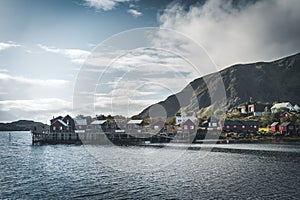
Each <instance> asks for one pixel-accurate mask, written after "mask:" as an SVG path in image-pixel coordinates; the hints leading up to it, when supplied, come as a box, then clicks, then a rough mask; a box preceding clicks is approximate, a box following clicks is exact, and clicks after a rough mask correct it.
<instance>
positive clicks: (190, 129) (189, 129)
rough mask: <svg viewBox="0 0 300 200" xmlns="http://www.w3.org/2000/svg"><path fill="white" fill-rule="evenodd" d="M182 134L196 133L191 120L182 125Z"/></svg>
mask: <svg viewBox="0 0 300 200" xmlns="http://www.w3.org/2000/svg"><path fill="white" fill-rule="evenodd" d="M182 132H183V133H196V132H197V128H196V125H195V124H194V122H192V120H190V119H188V120H186V121H185V122H184V123H182Z"/></svg>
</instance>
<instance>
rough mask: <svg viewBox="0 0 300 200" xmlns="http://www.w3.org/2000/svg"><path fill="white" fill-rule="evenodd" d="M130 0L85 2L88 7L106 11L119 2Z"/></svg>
mask: <svg viewBox="0 0 300 200" xmlns="http://www.w3.org/2000/svg"><path fill="white" fill-rule="evenodd" d="M130 1H134V0H85V3H86V5H87V6H89V7H92V8H96V9H98V10H104V11H108V10H112V9H114V8H115V7H116V6H118V4H120V3H124V2H130Z"/></svg>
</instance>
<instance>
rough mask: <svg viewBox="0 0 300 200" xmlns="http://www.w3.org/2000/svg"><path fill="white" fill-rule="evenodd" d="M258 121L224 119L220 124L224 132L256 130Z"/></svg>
mask: <svg viewBox="0 0 300 200" xmlns="http://www.w3.org/2000/svg"><path fill="white" fill-rule="evenodd" d="M258 127H259V122H258V121H238V120H236V121H225V122H224V125H223V126H222V131H226V132H243V131H258Z"/></svg>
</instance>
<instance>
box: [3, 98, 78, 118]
mask: <svg viewBox="0 0 300 200" xmlns="http://www.w3.org/2000/svg"><path fill="white" fill-rule="evenodd" d="M66 114H72V102H71V101H66V100H64V99H60V98H36V99H26V100H24V99H21V100H20V99H18V100H3V101H0V121H3V122H4V121H6V122H8V121H12V120H13V121H16V120H20V119H27V120H35V121H39V122H43V123H48V124H49V120H50V119H51V118H52V116H58V115H66Z"/></svg>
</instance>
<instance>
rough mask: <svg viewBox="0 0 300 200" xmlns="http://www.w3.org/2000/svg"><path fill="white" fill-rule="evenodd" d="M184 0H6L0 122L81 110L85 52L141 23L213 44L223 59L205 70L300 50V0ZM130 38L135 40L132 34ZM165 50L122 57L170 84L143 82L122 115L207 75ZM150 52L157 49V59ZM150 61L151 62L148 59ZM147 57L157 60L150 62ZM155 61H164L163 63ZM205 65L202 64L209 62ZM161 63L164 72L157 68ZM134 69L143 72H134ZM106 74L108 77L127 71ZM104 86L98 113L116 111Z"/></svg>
mask: <svg viewBox="0 0 300 200" xmlns="http://www.w3.org/2000/svg"><path fill="white" fill-rule="evenodd" d="M183 2H184V3H183ZM183 2H180V1H171V0H168V1H151V0H82V1H80V0H51V1H39V0H22V1H20V0H0V27H1V29H0V30H1V31H0V121H3V122H5V121H14V120H18V119H33V120H37V121H42V122H47V119H49V118H51V117H52V115H58V114H66V113H71V114H73V110H72V107H73V106H72V99H73V93H74V85H75V83H76V78H77V76H78V73H79V70H80V69H81V67H82V66H83V65H84V64H85V63H86V62H85V61H86V60H85V59H86V58H87V57H88V56H90V55H92V51H93V50H94V51H95V47H96V45H98V44H99V43H101V42H102V41H104V40H107V39H108V38H110V37H111V36H113V35H115V34H118V33H120V32H123V31H127V30H130V29H133V28H143V27H158V28H168V29H172V30H175V31H178V32H180V33H182V34H184V35H186V36H187V37H189V38H191V39H192V40H193V41H195V42H197V43H198V44H200V45H201V46H202V47H203V48H204V49H205V51H206V52H207V54H208V55H207V56H209V57H210V58H211V59H212V61H213V63H214V64H215V66H216V67H215V68H211V69H206V68H205V67H208V66H205V67H203V71H205V73H204V74H207V73H210V72H213V71H216V69H223V68H226V67H228V66H230V65H232V64H236V63H247V62H254V61H270V60H273V59H277V58H280V57H283V56H286V55H290V54H293V53H297V52H299V46H300V42H299V34H300V31H299V28H298V27H297V26H296V24H299V22H300V21H299V19H300V15H299V12H298V10H299V8H300V3H299V1H296V0H287V1H279V0H278V1H276V0H271V1H239V3H236V2H235V1H230V0H225V1H221V0H207V1H195V0H193V1H192V0H189V1H183ZM174 35H176V34H174ZM174 35H173V34H170V35H167V36H165V37H161V38H155V40H156V42H158V43H159V44H164V43H167V42H168V41H177V40H176V38H175V37H174ZM152 42H153V41H152ZM124 45H128V44H127V43H126V38H124ZM156 53H157V52H156ZM160 53H161V56H162V57H158V56H157V54H155V53H153V52H151V51H142V52H139V53H136V54H135V57H130V56H132V54H128V57H127V59H124V60H123V61H122V59H121V60H119V61H120V62H119V63H118V64H119V66H121V65H122V66H123V67H125V66H126V63H124V62H125V61H128V58H130V64H131V65H133V64H132V60H135V63H134V64H136V65H137V64H138V65H141V66H143V67H144V68H143V67H142V68H143V70H142V71H143V73H141V72H139V73H141V74H142V75H143V80H144V81H146V84H147V81H148V83H149V82H151V81H152V82H154V81H156V83H159V84H157V85H160V86H162V85H163V86H164V87H161V88H160V89H157V88H156V89H153V87H149V88H148V90H146V89H145V88H146V87H140V88H139V90H140V91H139V92H140V93H137V94H143V95H144V96H145V98H144V99H142V100H141V99H140V98H139V99H136V100H135V101H131V103H132V105H130V106H129V107H130V108H132V110H131V111H130V112H127V111H128V108H127V107H128V106H127V107H126V106H124V107H122V106H121V107H120V108H119V109H120V110H119V112H118V111H115V113H114V114H124V115H131V114H134V113H138V112H139V111H141V109H142V108H144V107H146V106H147V105H149V104H151V103H154V102H157V101H160V100H163V99H164V98H165V97H167V96H168V95H170V94H171V93H174V92H178V91H179V90H180V89H182V88H183V87H184V86H185V84H186V83H188V82H189V81H191V80H193V79H195V78H198V77H199V74H196V73H194V72H192V71H191V70H190V69H189V68H188V67H187V64H186V63H185V62H182V61H180V59H179V60H178V59H176V58H172V57H174V55H171V54H167V53H166V54H164V53H165V52H160ZM196 53H197V52H196ZM145 55H148V56H149V55H151V56H150V57H151V58H149V57H145ZM162 58H164V59H167V60H168V62H169V63H167V62H164V60H162ZM170 58H172V59H170ZM158 60H159V61H160V62H157V61H158ZM121 61H122V62H121ZM143 62H144V64H146V65H142V63H143ZM145 62H146V63H145ZM149 63H150V64H151V65H150V64H149ZM162 63H164V64H165V65H162ZM127 64H128V63H127ZM147 64H148V65H149V66H148V67H145V66H147ZM154 64H155V65H156V66H159V65H161V66H160V68H157V69H156V68H155V67H154V66H153V65H154ZM170 64H172V65H174V66H178V68H176V70H177V71H179V72H180V73H181V75H183V76H184V81H183V82H180V83H178V82H177V83H176V79H177V78H176V76H175V75H174V76H173V75H170V73H169V71H168V69H169V68H168V67H169V65H170ZM197 64H199V66H201V63H197ZM128 65H129V64H128ZM204 68H205V69H204ZM118 69H119V68H118ZM150 69H151V70H150ZM162 69H163V70H162ZM155 70H162V71H163V73H161V74H159V73H157V71H156V72H155V73H154V71H155ZM120 71H122V70H120ZM120 71H119V72H118V73H117V74H120ZM133 71H134V70H133ZM137 71H141V70H136V73H137ZM150 72H151V73H150ZM151 74H152V77H151ZM153 74H155V75H153ZM174 74H175V73H174ZM204 74H202V75H204ZM133 75H136V74H131V75H130V76H128V77H132V76H133ZM138 76H139V75H138ZM162 76H164V77H162ZM128 77H127V78H128ZM139 77H142V76H139ZM145 77H146V78H145ZM105 78H106V79H105V81H106V84H107V83H111V82H115V80H116V79H117V78H120V76H119V75H117V76H116V75H111V76H108V77H105ZM110 78H111V80H109V79H110ZM151 78H152V79H151ZM135 79H136V78H135ZM124 80H125V79H124ZM124 80H122V81H123V82H124ZM122 81H121V82H122ZM129 82H130V81H128V82H127V83H129ZM139 84H141V82H139ZM124 85H126V84H123V86H124ZM148 85H149V84H148ZM166 85H169V86H168V88H167V87H165V86H166ZM128 87H129V86H128ZM127 89H128V88H127ZM143 90H144V91H143ZM152 90H155V91H160V92H156V93H155V92H153V91H152ZM104 92H106V94H105V93H104ZM98 93H99V94H100V95H99V94H97V95H95V96H96V99H98V100H99V102H100V103H99V102H96V103H95V104H96V105H100V106H99V109H97V110H96V113H92V114H97V113H99V114H100V113H104V114H108V113H109V112H110V111H109V110H106V109H104V108H105V107H106V106H107V105H108V103H109V102H110V101H111V96H109V95H108V94H109V91H107V90H106V91H98ZM105 95H106V96H105ZM135 96H136V95H135ZM101 102H106V104H104V103H101ZM120 105H121V104H120ZM74 114H75V113H74Z"/></svg>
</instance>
